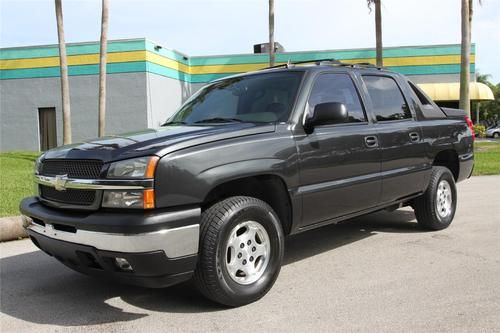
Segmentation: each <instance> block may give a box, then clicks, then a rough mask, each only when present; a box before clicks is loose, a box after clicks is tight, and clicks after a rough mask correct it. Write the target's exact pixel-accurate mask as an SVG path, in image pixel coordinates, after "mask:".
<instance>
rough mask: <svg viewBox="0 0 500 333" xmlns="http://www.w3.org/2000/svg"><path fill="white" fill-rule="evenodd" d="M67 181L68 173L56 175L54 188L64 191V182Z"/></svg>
mask: <svg viewBox="0 0 500 333" xmlns="http://www.w3.org/2000/svg"><path fill="white" fill-rule="evenodd" d="M67 182H68V175H56V180H55V181H54V188H55V189H56V190H58V191H66V183H67Z"/></svg>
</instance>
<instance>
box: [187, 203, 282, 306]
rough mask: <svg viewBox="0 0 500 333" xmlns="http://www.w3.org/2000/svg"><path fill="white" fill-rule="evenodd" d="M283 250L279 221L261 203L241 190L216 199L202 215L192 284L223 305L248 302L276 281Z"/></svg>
mask: <svg viewBox="0 0 500 333" xmlns="http://www.w3.org/2000/svg"><path fill="white" fill-rule="evenodd" d="M283 251H284V235H283V230H282V227H281V223H280V222H279V219H278V217H277V215H276V213H275V212H274V211H273V209H272V208H271V207H270V206H269V205H268V204H267V203H265V202H263V201H261V200H259V199H256V198H252V197H244V196H238V197H231V198H228V199H225V200H222V201H220V202H218V203H216V204H214V205H213V206H211V207H210V208H208V209H207V210H206V211H205V212H203V215H202V219H201V235H200V250H199V259H198V265H197V267H196V270H195V275H194V282H195V285H196V287H197V288H198V290H200V292H201V293H202V294H204V295H205V296H206V297H208V298H209V299H211V300H213V301H215V302H218V303H221V304H223V305H227V306H241V305H245V304H248V303H251V302H254V301H256V300H258V299H259V298H261V297H262V296H264V295H265V294H266V293H267V292H268V291H269V289H271V287H272V286H273V284H274V282H275V281H276V278H277V277H278V274H279V271H280V268H281V262H282V259H283Z"/></svg>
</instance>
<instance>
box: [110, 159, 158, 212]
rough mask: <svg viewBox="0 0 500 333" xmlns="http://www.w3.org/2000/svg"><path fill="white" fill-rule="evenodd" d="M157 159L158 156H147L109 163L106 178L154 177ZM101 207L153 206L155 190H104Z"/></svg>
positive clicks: (144, 207)
mask: <svg viewBox="0 0 500 333" xmlns="http://www.w3.org/2000/svg"><path fill="white" fill-rule="evenodd" d="M158 160H159V157H158V156H147V157H139V158H132V159H129V160H123V161H118V162H115V163H111V165H110V166H109V169H108V174H107V178H120V179H145V178H154V175H155V170H156V164H157V163H158ZM102 207H107V208H139V209H151V208H155V192H154V189H152V188H150V189H145V190H105V191H104V192H103V196H102Z"/></svg>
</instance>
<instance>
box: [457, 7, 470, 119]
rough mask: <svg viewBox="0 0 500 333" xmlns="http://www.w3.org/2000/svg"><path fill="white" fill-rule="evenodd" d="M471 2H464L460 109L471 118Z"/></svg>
mask: <svg viewBox="0 0 500 333" xmlns="http://www.w3.org/2000/svg"><path fill="white" fill-rule="evenodd" d="M471 2H472V1H471V0H462V47H461V57H460V103H459V107H460V108H461V109H463V110H465V112H466V114H467V116H468V117H470V97H469V82H470V36H471V34H470V19H471V17H470V10H471Z"/></svg>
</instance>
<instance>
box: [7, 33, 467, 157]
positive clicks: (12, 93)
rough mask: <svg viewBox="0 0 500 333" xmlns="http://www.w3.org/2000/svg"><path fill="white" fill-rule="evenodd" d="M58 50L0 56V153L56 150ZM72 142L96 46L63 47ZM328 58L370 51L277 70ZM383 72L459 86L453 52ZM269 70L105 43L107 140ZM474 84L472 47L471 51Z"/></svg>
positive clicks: (258, 61) (92, 77)
mask: <svg viewBox="0 0 500 333" xmlns="http://www.w3.org/2000/svg"><path fill="white" fill-rule="evenodd" d="M58 52H59V51H58V47H57V45H49V46H30V47H15V48H3V49H0V151H13V150H30V151H37V150H45V149H48V148H51V147H53V146H56V145H60V144H62V107H61V86H60V79H59V73H60V72H59V57H58V54H59V53H58ZM67 53H68V64H69V84H70V99H71V125H72V132H73V141H74V142H78V141H84V140H87V139H91V138H94V137H96V136H97V118H98V86H99V85H98V73H99V43H98V42H90V43H75V44H68V45H67ZM327 58H328V59H330V58H334V59H337V60H340V61H342V62H346V63H367V62H370V63H374V62H375V50H374V49H354V50H326V51H307V52H286V53H279V54H277V55H276V62H277V63H286V62H288V61H292V62H293V61H302V60H316V59H327ZM384 65H385V66H386V67H388V68H389V69H392V70H394V71H397V72H400V73H402V74H405V75H407V76H408V77H410V79H412V80H413V81H414V82H415V83H418V84H431V85H432V84H446V83H456V82H459V75H460V45H458V44H453V45H426V46H407V47H390V48H385V49H384ZM267 66H268V56H267V55H266V54H238V55H221V56H196V57H189V56H187V55H185V54H182V53H180V52H177V51H174V50H169V49H166V48H164V47H162V46H161V45H159V44H156V43H154V42H152V41H150V40H148V39H131V40H115V41H109V44H108V64H107V73H108V81H107V101H106V104H107V108H106V109H107V110H106V133H110V134H118V133H124V132H131V131H136V130H140V129H144V128H146V127H157V126H159V125H160V124H161V123H162V122H164V121H165V120H166V119H167V118H168V117H169V116H170V115H171V114H172V113H173V112H174V111H175V110H176V109H177V108H178V107H179V106H180V105H181V104H182V102H183V101H185V100H186V99H187V98H188V97H189V96H190V95H191V94H192V93H193V92H195V91H196V90H198V89H199V88H200V87H201V86H203V85H204V84H206V83H207V82H210V81H212V80H214V79H218V78H221V77H225V76H228V75H232V74H237V73H242V72H248V71H253V70H257V69H261V68H264V67H267ZM470 71H471V78H473V79H474V77H475V46H474V45H473V46H472V51H471V67H470Z"/></svg>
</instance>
